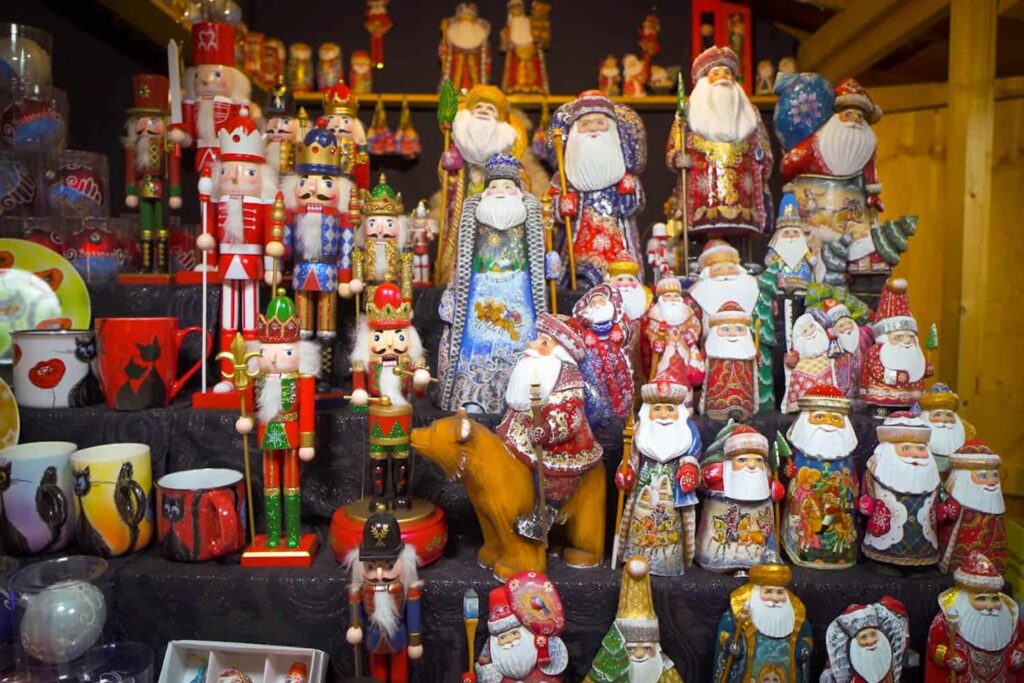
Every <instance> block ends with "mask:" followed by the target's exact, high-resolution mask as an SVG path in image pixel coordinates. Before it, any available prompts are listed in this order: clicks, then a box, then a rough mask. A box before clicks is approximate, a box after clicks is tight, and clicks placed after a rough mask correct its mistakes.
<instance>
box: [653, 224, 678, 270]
mask: <svg viewBox="0 0 1024 683" xmlns="http://www.w3.org/2000/svg"><path fill="white" fill-rule="evenodd" d="M676 258H677V256H676V247H675V245H674V244H672V242H671V241H670V239H669V234H668V226H667V225H665V224H664V223H661V222H658V223H655V224H654V225H652V226H651V238H650V239H649V240H647V265H649V266H650V267H651V273H652V274H653V279H654V281H655V282H661V280H662V279H664V278H673V277H674V276H675V268H676Z"/></svg>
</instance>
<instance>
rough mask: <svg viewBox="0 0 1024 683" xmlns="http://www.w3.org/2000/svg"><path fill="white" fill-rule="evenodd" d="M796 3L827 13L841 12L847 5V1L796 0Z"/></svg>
mask: <svg viewBox="0 0 1024 683" xmlns="http://www.w3.org/2000/svg"><path fill="white" fill-rule="evenodd" d="M797 2H802V3H803V4H805V5H813V6H815V7H817V8H818V9H822V10H825V11H827V12H842V11H843V10H844V9H846V7H847V5H849V3H848V2H847V0H797Z"/></svg>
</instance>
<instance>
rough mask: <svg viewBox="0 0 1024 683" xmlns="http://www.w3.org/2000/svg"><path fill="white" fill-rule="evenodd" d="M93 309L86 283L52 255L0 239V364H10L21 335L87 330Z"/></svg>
mask: <svg viewBox="0 0 1024 683" xmlns="http://www.w3.org/2000/svg"><path fill="white" fill-rule="evenodd" d="M91 316H92V307H91V304H90V301H89V291H88V290H87V289H86V287H85V281H84V280H82V276H81V275H79V274H78V271H76V270H75V268H74V266H72V265H71V263H69V262H68V261H67V260H66V259H65V258H64V257H62V256H61V255H60V254H58V253H57V252H55V251H53V250H52V249H47V248H46V247H44V246H42V245H39V244H35V243H33V242H29V241H27V240H19V239H9V238H2V239H0V362H10V361H11V347H12V342H13V338H12V334H13V333H14V332H17V331H19V330H68V329H77V330H85V329H89V323H90V321H91Z"/></svg>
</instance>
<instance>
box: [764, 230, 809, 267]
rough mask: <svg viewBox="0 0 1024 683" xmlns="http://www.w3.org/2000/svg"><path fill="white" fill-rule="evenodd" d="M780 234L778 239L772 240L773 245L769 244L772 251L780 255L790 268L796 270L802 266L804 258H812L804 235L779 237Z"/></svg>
mask: <svg viewBox="0 0 1024 683" xmlns="http://www.w3.org/2000/svg"><path fill="white" fill-rule="evenodd" d="M778 234H779V233H776V237H773V238H772V243H771V244H769V245H768V246H770V247H771V248H772V250H773V251H774V252H775V253H776V254H778V255H779V258H781V259H782V261H783V263H785V264H786V265H787V266H789V267H790V268H793V269H794V270H795V269H796V268H797V267H798V266H799V265H800V261H801V260H802V259H804V258H809V257H810V255H811V254H810V249H808V248H807V240H806V239H805V238H804V236H803V235H800V237H779V236H778Z"/></svg>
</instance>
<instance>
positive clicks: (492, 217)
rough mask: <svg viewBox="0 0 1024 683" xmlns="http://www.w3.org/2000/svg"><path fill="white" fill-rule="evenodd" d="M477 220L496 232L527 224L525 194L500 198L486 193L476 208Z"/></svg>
mask: <svg viewBox="0 0 1024 683" xmlns="http://www.w3.org/2000/svg"><path fill="white" fill-rule="evenodd" d="M476 219H477V220H478V221H480V222H481V223H483V224H484V225H487V226H490V227H492V228H494V229H495V230H501V231H505V230H508V229H509V228H514V227H515V226H517V225H522V224H523V223H525V222H526V204H524V203H523V193H522V191H521V190H519V191H517V192H516V194H515V195H514V196H510V195H505V196H504V197H499V196H496V195H489V194H487V193H486V192H485V193H484V194H483V195H481V197H480V203H479V204H478V205H477V207H476Z"/></svg>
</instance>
